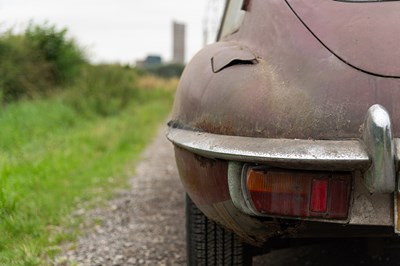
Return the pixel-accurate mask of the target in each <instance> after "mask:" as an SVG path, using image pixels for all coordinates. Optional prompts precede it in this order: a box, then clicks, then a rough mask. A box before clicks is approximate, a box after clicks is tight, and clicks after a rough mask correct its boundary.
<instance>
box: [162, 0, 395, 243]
mask: <svg viewBox="0 0 400 266" xmlns="http://www.w3.org/2000/svg"><path fill="white" fill-rule="evenodd" d="M244 9H245V16H244V20H243V22H242V24H241V25H240V28H239V29H238V30H237V31H236V32H234V33H232V34H230V35H228V36H225V37H224V38H222V39H221V40H220V41H219V42H217V43H215V44H212V45H209V46H207V47H205V48H204V49H203V50H201V51H200V52H199V53H198V54H197V55H196V56H195V57H194V58H193V59H192V61H191V62H190V63H189V64H188V66H187V68H186V69H185V71H184V73H183V76H182V78H181V81H180V85H179V88H178V91H177V95H176V99H175V104H174V109H173V114H172V119H171V121H170V123H169V127H170V130H169V133H168V138H169V139H170V140H171V141H172V142H173V143H174V144H175V156H176V161H177V165H178V169H179V174H180V177H181V180H182V182H183V184H184V187H185V189H186V191H187V193H188V194H189V196H190V197H191V199H192V200H193V201H194V203H196V205H197V206H198V207H199V208H200V209H201V211H202V212H203V213H204V214H206V215H207V216H208V217H209V218H211V219H213V220H215V221H218V222H219V223H221V224H222V225H224V226H225V227H227V228H229V229H231V230H233V231H234V232H235V233H236V234H238V235H239V236H241V237H242V238H243V239H245V240H246V241H247V242H249V243H252V244H257V245H260V244H262V243H264V242H265V241H267V240H268V239H270V238H271V237H280V236H286V237H287V236H290V237H301V236H313V235H314V236H315V235H318V236H319V237H321V236H333V235H334V236H350V235H354V236H395V231H396V230H397V226H398V221H397V194H398V189H397V187H396V185H397V183H398V179H397V178H398V174H397V169H398V158H397V154H400V153H398V152H397V151H398V150H399V149H400V145H399V143H400V142H399V141H398V139H397V138H400V104H399V99H400V60H399V58H400V49H399V48H398V47H397V46H398V43H400V34H398V33H399V32H400V16H399V15H398V11H399V10H400V2H398V1H392V2H373V3H371V2H370V3H362V2H344V1H334V0H286V1H282V0H268V1H265V0H250V1H245V5H244ZM246 165H267V166H269V167H276V168H278V169H288V170H291V171H297V170H298V171H326V172H332V173H340V174H342V173H344V174H345V175H349V176H350V179H349V180H350V181H349V182H350V191H349V196H348V202H345V203H344V204H348V213H347V215H346V218H345V219H329V218H326V217H319V218H318V217H317V218H315V217H314V218H313V217H311V218H310V217H302V216H301V215H299V216H296V217H289V216H285V215H261V214H259V213H254V212H251V210H250V211H249V208H247V207H246V206H245V207H243V208H242V207H241V206H242V205H241V204H244V205H246V204H245V203H243V202H244V201H245V200H246V199H243V195H242V194H241V193H243V191H236V190H241V189H242V187H241V186H242V183H241V181H240V180H239V179H241V178H243V177H242V175H243V169H244V168H243V167H245V166H246ZM340 180H342V179H340ZM346 180H347V179H346ZM346 182H347V181H346ZM237 183H239V184H237ZM235 189H236V190H235ZM235 191H236V192H235ZM250 209H251V208H250ZM371 226H372V227H371ZM363 228H368V230H363ZM371 228H372V229H371ZM327 229H329V230H327Z"/></svg>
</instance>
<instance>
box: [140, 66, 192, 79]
mask: <svg viewBox="0 0 400 266" xmlns="http://www.w3.org/2000/svg"><path fill="white" fill-rule="evenodd" d="M184 68H185V66H184V65H182V64H167V65H160V66H157V67H154V68H150V69H147V71H148V72H150V73H152V74H154V75H156V76H159V77H163V78H172V77H180V76H181V74H182V72H183V69H184Z"/></svg>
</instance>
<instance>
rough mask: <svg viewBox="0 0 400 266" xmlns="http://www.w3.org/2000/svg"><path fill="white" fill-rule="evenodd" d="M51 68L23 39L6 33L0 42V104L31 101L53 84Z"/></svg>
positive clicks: (38, 52)
mask: <svg viewBox="0 0 400 266" xmlns="http://www.w3.org/2000/svg"><path fill="white" fill-rule="evenodd" d="M51 69H52V66H51V65H50V64H49V63H48V62H46V61H44V60H43V59H42V58H41V53H40V51H38V50H35V49H34V48H33V47H32V46H31V45H30V44H29V43H28V42H27V41H26V39H25V38H24V37H23V36H15V35H12V34H10V33H6V34H5V35H3V36H2V37H1V38H0V77H1V78H0V100H1V101H2V102H12V101H15V100H17V99H20V98H33V97H35V96H36V95H38V94H43V93H44V92H46V91H48V90H50V88H52V87H53V86H54V85H55V83H54V80H53V78H52V76H51Z"/></svg>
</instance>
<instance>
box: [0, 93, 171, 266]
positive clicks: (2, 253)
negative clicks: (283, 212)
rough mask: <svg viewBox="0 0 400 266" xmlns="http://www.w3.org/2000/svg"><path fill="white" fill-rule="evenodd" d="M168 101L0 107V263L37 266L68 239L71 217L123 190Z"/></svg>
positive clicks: (151, 97) (138, 98)
mask: <svg viewBox="0 0 400 266" xmlns="http://www.w3.org/2000/svg"><path fill="white" fill-rule="evenodd" d="M172 98H173V91H171V90H159V89H158V90H138V93H136V95H135V100H132V101H131V102H130V103H129V105H128V106H126V107H124V109H122V110H121V111H120V112H118V113H116V114H114V115H109V116H100V115H82V113H81V112H79V111H77V110H78V109H76V108H73V107H72V105H70V104H68V103H67V102H63V100H62V99H60V97H59V98H56V99H42V100H36V101H32V102H18V103H13V104H10V105H9V106H7V107H6V108H4V109H3V110H1V112H0V232H1V235H0V265H42V264H43V263H44V260H43V259H46V258H48V257H51V256H52V255H53V254H54V253H55V252H57V249H58V248H57V245H59V244H60V243H61V242H62V241H65V240H69V239H73V238H74V232H75V231H74V228H75V229H76V227H74V226H73V224H71V221H70V219H69V218H68V217H70V214H71V212H72V211H73V210H75V209H76V208H77V206H78V204H81V203H82V202H91V201H93V199H96V198H102V199H104V198H107V197H109V196H110V195H111V194H112V192H113V191H115V189H116V188H118V187H124V186H126V184H127V182H126V181H127V176H128V170H129V169H132V165H133V162H134V161H135V160H136V159H137V158H138V155H139V154H140V152H141V151H142V150H143V148H144V147H145V145H146V144H147V143H148V142H149V140H150V139H151V138H152V136H153V135H154V132H155V129H156V127H157V126H158V125H159V124H160V123H161V122H162V121H163V119H165V118H166V115H167V114H168V113H169V110H170V107H171V103H172ZM71 226H72V229H71V232H70V233H66V231H65V230H60V228H67V227H71Z"/></svg>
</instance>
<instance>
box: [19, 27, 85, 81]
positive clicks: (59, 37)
mask: <svg viewBox="0 0 400 266" xmlns="http://www.w3.org/2000/svg"><path fill="white" fill-rule="evenodd" d="M25 37H26V39H27V41H28V42H29V43H30V44H31V45H33V47H34V48H36V49H38V50H39V51H40V52H41V53H42V54H43V56H44V59H45V61H46V62H49V63H51V64H52V66H53V71H54V73H53V75H54V78H55V80H56V82H57V83H58V84H65V83H66V82H71V81H73V80H74V79H75V78H76V77H77V76H78V75H79V72H80V69H81V66H82V64H83V63H84V62H85V56H84V53H83V51H82V49H81V48H80V47H79V46H78V45H77V44H76V43H75V41H74V40H73V39H71V38H68V37H67V29H65V28H64V29H61V30H57V29H56V27H55V26H54V25H48V24H47V23H45V24H43V25H34V24H32V23H31V24H30V25H29V26H28V28H27V29H26V31H25Z"/></svg>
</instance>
